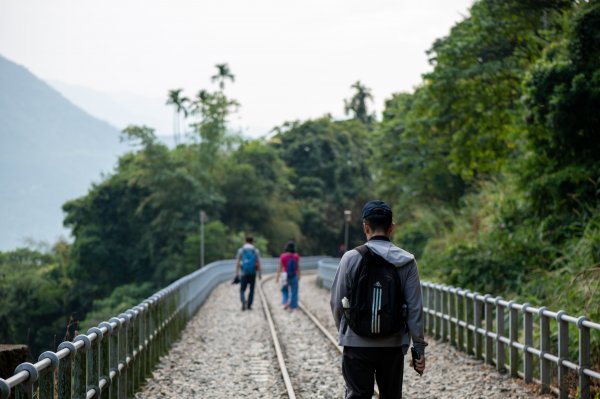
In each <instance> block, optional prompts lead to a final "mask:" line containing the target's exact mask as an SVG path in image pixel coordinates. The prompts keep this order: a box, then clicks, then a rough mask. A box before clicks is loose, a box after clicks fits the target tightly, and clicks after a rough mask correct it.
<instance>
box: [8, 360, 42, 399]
mask: <svg viewBox="0 0 600 399" xmlns="http://www.w3.org/2000/svg"><path fill="white" fill-rule="evenodd" d="M21 371H27V372H28V373H29V378H28V379H27V381H25V382H24V383H22V384H19V385H18V386H17V387H16V388H15V399H21V398H23V399H32V398H33V391H34V388H33V387H34V384H35V383H36V382H37V380H38V378H39V375H38V371H37V369H36V368H35V366H34V365H33V364H31V363H21V364H19V365H18V366H17V368H16V369H15V372H14V374H17V373H20V372H21Z"/></svg>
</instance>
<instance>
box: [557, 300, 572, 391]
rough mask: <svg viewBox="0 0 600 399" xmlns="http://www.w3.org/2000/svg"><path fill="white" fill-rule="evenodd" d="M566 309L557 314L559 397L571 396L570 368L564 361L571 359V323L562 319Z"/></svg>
mask: <svg viewBox="0 0 600 399" xmlns="http://www.w3.org/2000/svg"><path fill="white" fill-rule="evenodd" d="M565 314H566V312H565V311H564V310H560V311H558V313H557V314H556V322H557V323H558V376H557V377H558V392H559V395H558V397H559V399H568V398H569V387H568V386H567V373H568V368H567V367H566V366H563V364H562V362H563V361H565V360H568V359H569V324H568V323H567V322H566V321H564V320H563V319H562V316H563V315H565Z"/></svg>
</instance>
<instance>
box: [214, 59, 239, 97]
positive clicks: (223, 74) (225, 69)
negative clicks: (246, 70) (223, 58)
mask: <svg viewBox="0 0 600 399" xmlns="http://www.w3.org/2000/svg"><path fill="white" fill-rule="evenodd" d="M215 67H216V68H217V70H218V72H217V74H216V75H213V76H212V77H211V78H210V79H211V81H213V82H219V88H220V89H221V91H223V90H224V89H225V81H226V80H227V79H229V80H231V81H232V82H233V81H235V76H234V75H233V74H232V73H231V70H230V69H229V65H227V64H217V65H215Z"/></svg>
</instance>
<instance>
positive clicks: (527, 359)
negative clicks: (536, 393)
mask: <svg viewBox="0 0 600 399" xmlns="http://www.w3.org/2000/svg"><path fill="white" fill-rule="evenodd" d="M530 306H531V305H529V304H528V303H525V304H523V335H524V339H525V349H524V351H523V380H524V381H525V383H527V384H530V383H531V382H532V381H533V355H532V354H531V353H529V351H528V349H529V348H531V346H532V345H533V315H532V314H531V312H530V311H529V310H528V308H529V307H530Z"/></svg>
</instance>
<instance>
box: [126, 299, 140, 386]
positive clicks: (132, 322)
mask: <svg viewBox="0 0 600 399" xmlns="http://www.w3.org/2000/svg"><path fill="white" fill-rule="evenodd" d="M125 313H127V314H128V315H129V317H130V319H129V327H128V328H127V344H128V345H129V356H130V357H131V363H130V364H129V373H128V378H129V381H128V382H127V395H128V396H133V394H134V392H135V390H136V389H137V387H138V386H139V381H140V379H139V376H140V374H139V350H140V347H139V329H138V319H137V316H138V313H137V312H136V311H135V310H133V309H129V310H127V311H126V312H125Z"/></svg>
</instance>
